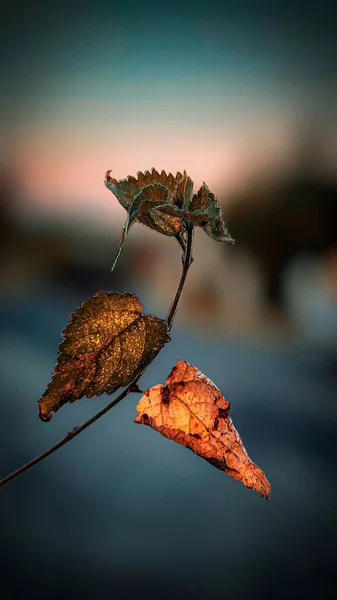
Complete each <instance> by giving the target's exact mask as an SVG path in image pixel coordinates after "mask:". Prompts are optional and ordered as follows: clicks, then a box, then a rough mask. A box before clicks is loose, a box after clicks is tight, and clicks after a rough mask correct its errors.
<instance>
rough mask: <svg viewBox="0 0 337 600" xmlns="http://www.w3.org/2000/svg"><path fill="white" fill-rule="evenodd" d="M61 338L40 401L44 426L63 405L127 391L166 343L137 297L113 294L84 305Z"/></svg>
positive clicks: (157, 321)
mask: <svg viewBox="0 0 337 600" xmlns="http://www.w3.org/2000/svg"><path fill="white" fill-rule="evenodd" d="M62 336H63V337H64V341H63V342H61V343H60V345H59V354H58V357H57V365H56V367H55V368H54V375H53V376H52V379H51V381H50V383H49V384H48V387H47V389H46V391H45V392H44V394H43V395H42V396H41V398H40V400H39V416H40V418H41V419H42V420H43V421H49V420H50V419H51V413H52V412H56V411H57V410H58V409H59V408H60V407H61V406H62V405H63V404H65V403H67V402H74V401H75V400H78V399H79V398H82V397H83V396H87V398H91V397H92V396H99V395H101V394H103V393H106V394H112V393H113V392H115V391H116V390H117V389H118V388H119V387H121V386H126V385H128V384H129V383H130V382H131V381H132V380H133V379H134V378H135V377H136V375H137V373H139V372H140V371H142V370H143V369H144V367H146V366H147V365H149V364H150V363H151V362H152V360H153V359H154V358H155V356H156V355H157V354H158V352H159V351H160V350H161V348H162V347H163V345H164V344H165V343H166V342H168V341H170V337H169V335H168V332H167V327H166V325H165V323H164V322H163V321H161V320H160V319H158V318H157V317H154V316H152V315H144V314H143V312H142V306H141V304H140V302H139V299H138V298H137V296H135V295H134V294H130V293H124V294H119V293H117V292H98V293H97V294H96V295H95V296H93V297H92V298H89V299H88V300H86V301H85V302H83V304H82V305H81V306H80V307H79V308H77V309H76V310H75V311H74V312H73V313H72V315H71V316H70V319H69V323H68V325H67V326H66V328H65V329H64V331H63V332H62Z"/></svg>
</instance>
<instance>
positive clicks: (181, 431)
mask: <svg viewBox="0 0 337 600" xmlns="http://www.w3.org/2000/svg"><path fill="white" fill-rule="evenodd" d="M229 410H230V403H229V402H228V400H226V399H225V398H224V396H223V395H222V394H221V392H220V391H219V389H218V388H217V387H216V386H215V385H214V383H213V382H212V381H210V380H209V379H208V378H207V377H206V376H205V375H203V374H202V373H201V372H200V371H198V370H197V369H196V368H195V367H193V366H192V365H190V364H189V363H187V362H184V361H182V360H178V362H177V364H176V366H175V367H174V368H173V369H172V371H171V373H170V374H169V376H168V378H167V379H166V384H165V385H161V384H159V385H155V386H153V387H152V388H150V389H149V390H147V391H146V392H145V393H144V395H143V397H142V398H141V399H140V401H139V403H138V405H137V412H138V414H137V416H136V418H135V422H136V423H144V424H145V425H149V426H150V427H153V429H156V430H157V431H159V433H161V434H162V435H164V436H165V437H167V438H169V439H172V440H174V441H175V442H178V444H182V445H183V446H186V447H187V448H190V449H191V450H193V452H195V453H196V454H198V455H199V456H201V457H202V458H204V459H205V460H207V461H208V462H209V463H211V464H212V465H213V466H215V467H217V468H218V469H220V470H221V471H225V473H227V474H228V475H229V476H230V477H233V478H234V479H236V480H238V481H241V482H242V483H244V485H245V486H247V487H248V488H253V489H255V490H256V491H257V492H258V493H259V494H260V495H261V496H262V497H264V498H266V499H268V498H269V496H270V484H269V482H268V481H267V479H266V477H265V474H264V473H263V471H261V469H259V467H258V466H257V465H255V464H254V463H253V462H252V461H251V460H250V458H249V456H248V455H247V452H246V450H245V448H244V446H243V444H242V441H241V439H240V436H239V434H238V432H237V431H236V429H235V427H234V425H233V422H232V420H231V418H230V416H229Z"/></svg>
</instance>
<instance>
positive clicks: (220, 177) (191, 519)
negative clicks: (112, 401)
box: [0, 0, 337, 600]
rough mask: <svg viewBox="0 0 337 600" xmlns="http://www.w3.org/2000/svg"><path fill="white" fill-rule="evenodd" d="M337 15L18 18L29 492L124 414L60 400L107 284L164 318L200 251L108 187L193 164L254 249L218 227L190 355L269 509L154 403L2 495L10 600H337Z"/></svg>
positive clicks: (18, 391)
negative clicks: (137, 219)
mask: <svg viewBox="0 0 337 600" xmlns="http://www.w3.org/2000/svg"><path fill="white" fill-rule="evenodd" d="M336 18H337V14H336V9H334V8H332V6H331V7H329V6H328V4H327V3H326V4H325V6H323V5H322V4H319V3H316V2H307V3H306V4H305V6H303V5H302V3H293V2H290V1H288V0H285V1H284V2H283V3H270V2H268V3H267V2H255V3H248V2H246V3H241V4H240V3H237V2H236V3H234V2H217V1H214V0H211V2H208V3H202V4H201V3H198V2H193V3H192V2H185V3H176V2H175V1H171V2H170V3H167V4H165V5H163V4H161V3H153V2H146V1H144V2H142V3H139V4H138V3H136V2H128V1H124V2H123V3H115V2H113V0H111V1H110V2H106V3H102V2H100V1H99V0H97V1H96V2H90V3H87V2H81V3H77V2H71V3H63V2H62V1H61V2H58V3H57V4H55V5H49V4H47V3H37V2H32V3H29V4H26V5H24V6H22V7H19V6H17V5H14V4H12V5H6V6H5V8H4V10H3V11H2V35H1V44H2V46H3V47H2V52H1V54H0V60H1V80H2V94H1V111H0V123H1V142H2V143H1V166H0V245H1V257H0V270H1V297H0V306H1V310H0V321H1V332H0V348H1V361H0V378H1V381H0V389H1V393H0V397H1V400H0V414H1V417H0V428H1V437H0V444H1V452H0V462H1V472H2V476H5V475H6V474H7V473H8V472H10V471H11V470H14V469H15V468H17V467H18V466H20V465H21V464H22V463H24V462H26V461H27V460H29V459H31V458H32V457H33V456H35V455H36V454H38V453H40V452H41V451H43V450H44V449H45V448H47V447H48V446H50V445H52V444H53V443H54V442H56V441H57V440H58V439H59V438H60V437H63V435H64V434H65V433H66V432H67V431H68V430H70V429H72V428H73V427H74V426H76V425H78V424H80V423H81V422H82V421H84V420H85V419H87V418H89V416H90V415H92V414H94V413H95V412H96V411H97V410H99V409H100V408H102V407H103V406H104V405H105V404H106V403H107V402H108V400H109V399H108V397H107V396H102V397H100V398H94V399H91V400H90V401H89V400H87V399H83V400H81V401H80V402H78V403H75V404H74V405H67V406H65V407H63V408H62V410H61V411H60V412H59V413H57V415H55V416H54V418H53V420H52V422H51V423H50V424H45V423H42V422H40V421H39V420H38V417H37V404H36V403H37V400H38V398H39V397H40V395H41V394H42V392H43V391H44V389H45V386H46V384H47V383H48V381H49V379H50V376H51V373H52V368H53V366H54V364H55V358H56V353H57V345H58V343H59V342H60V332H61V331H62V329H63V327H64V325H65V324H66V322H67V321H68V318H69V315H70V313H71V312H72V311H73V310H74V309H75V308H76V307H77V306H78V305H79V304H80V303H81V302H82V301H83V300H84V299H86V298H88V297H89V296H91V295H93V294H95V293H96V292H97V291H98V290H100V289H107V290H115V291H132V292H134V293H137V294H138V295H139V297H140V299H141V301H142V304H143V307H144V309H145V310H146V311H149V312H153V313H155V314H156V315H157V316H160V317H164V316H165V314H166V313H167V310H168V308H169V305H170V301H171V299H172V297H173V294H174V291H175V286H176V285H177V282H178V279H179V274H180V268H181V259H180V250H179V247H178V244H177V243H176V242H175V241H174V240H172V239H169V238H165V237H164V236H161V237H159V235H158V234H156V233H155V232H153V231H151V230H149V229H147V228H145V227H142V226H141V225H135V226H134V228H133V229H132V232H131V234H130V236H129V239H128V242H127V245H126V246H125V249H124V251H123V254H122V256H121V258H120V261H119V262H118V265H117V267H116V269H115V271H114V273H113V274H111V273H110V268H111V265H112V263H113V260H114V257H115V254H116V252H117V247H118V242H119V236H120V229H121V226H122V225H123V223H124V220H125V214H126V213H125V211H124V209H123V208H122V207H121V206H120V205H119V204H118V202H117V200H116V198H115V197H114V196H113V195H112V194H111V192H109V191H108V190H107V189H106V188H105V187H104V185H103V178H104V173H105V171H106V170H107V169H112V175H113V176H114V177H116V178H117V179H121V178H124V177H126V176H127V175H128V174H130V175H135V174H136V173H137V171H139V170H142V171H143V170H145V169H151V167H155V168H156V169H157V170H161V169H165V170H166V171H172V172H173V173H174V174H175V172H176V171H177V170H180V171H182V170H183V169H186V171H187V173H188V174H189V175H190V176H191V177H192V179H193V181H194V182H195V187H196V188H199V186H200V185H201V184H202V182H203V181H205V182H206V183H207V185H208V186H209V187H210V189H211V190H212V192H213V193H215V194H216V195H217V196H218V198H219V202H220V204H221V206H222V207H223V209H224V216H225V220H226V223H227V225H228V228H229V231H230V233H231V235H232V236H233V237H234V238H235V239H236V246H235V247H229V246H225V245H222V244H218V243H216V242H214V241H213V240H211V239H210V238H208V237H207V236H206V235H205V234H204V232H203V231H201V230H198V231H197V232H196V236H195V249H194V258H195V261H194V263H193V265H192V267H191V270H190V273H189V277H188V282H187V285H186V289H185V292H184V295H183V299H182V302H181V306H180V309H179V312H178V315H177V319H176V321H175V324H174V326H173V330H172V342H171V343H170V344H169V345H167V347H165V348H164V349H163V350H162V352H161V353H160V355H159V356H158V357H157V359H156V360H155V362H154V363H153V364H152V365H151V366H150V368H149V369H148V371H147V372H146V374H145V375H144V377H143V378H142V380H141V387H142V389H146V388H147V387H149V386H151V385H153V384H156V383H161V382H163V381H164V380H165V378H166V376H167V375H168V373H169V372H170V370H171V368H172V366H173V365H174V363H175V362H176V360H177V359H178V358H181V359H184V360H186V361H189V362H191V363H192V364H194V365H195V366H196V367H197V368H199V369H200V370H201V371H203V372H204V373H205V374H206V375H207V376H208V377H209V378H211V379H213V381H214V382H215V384H216V385H218V386H219V387H220V389H221V390H222V392H223V393H224V395H225V396H226V397H227V399H228V400H230V402H231V404H232V418H233V421H234V424H235V425H236V427H237V429H238V431H239V432H240V434H241V436H242V438H243V441H244V443H245V445H246V448H247V451H248V453H249V454H250V456H251V457H252V459H253V460H254V461H255V462H256V463H257V464H258V465H259V466H260V467H261V468H262V469H263V470H264V471H265V472H266V474H267V477H268V478H269V480H270V482H271V486H272V496H271V500H270V502H269V503H266V502H264V501H263V500H261V498H259V496H258V495H257V494H256V493H254V492H252V491H249V490H247V489H245V488H244V486H242V485H241V484H239V483H237V482H235V481H234V480H231V479H229V478H228V477H226V476H225V475H224V474H223V473H221V472H219V471H217V470H216V469H213V468H212V467H211V466H210V465H209V464H208V463H206V462H204V461H202V460H201V459H200V458H198V457H196V456H194V455H193V454H192V453H191V452H188V451H187V450H186V449H184V448H182V447H180V446H178V445H175V444H173V443H172V442H170V441H169V440H166V439H165V438H163V437H161V436H159V435H158V434H157V433H156V432H154V431H152V430H150V429H149V428H146V427H139V426H137V425H135V424H134V423H133V419H134V416H135V414H136V411H135V406H136V403H137V401H138V399H139V396H138V395H130V396H128V398H127V399H125V400H124V401H123V402H122V403H121V404H120V405H118V406H117V407H116V408H114V410H113V412H111V413H109V414H108V415H107V416H106V417H104V419H102V420H101V421H99V422H97V423H96V424H95V425H94V426H92V427H91V428H90V429H89V430H88V431H86V432H84V433H83V434H81V435H80V436H79V437H78V438H77V439H76V440H74V441H73V442H72V443H71V444H69V445H67V446H65V447H64V448H62V449H61V450H60V451H58V452H57V453H56V454H55V455H53V456H52V457H50V458H48V459H47V460H46V461H45V462H43V463H42V464H40V465H39V466H37V467H35V468H34V469H33V470H32V471H29V472H28V473H26V474H24V475H22V476H21V477H20V478H19V479H17V480H15V481H13V482H11V483H10V484H8V487H7V486H6V487H5V488H3V490H2V492H1V502H2V515H3V518H2V519H1V529H2V531H1V554H2V558H1V561H0V568H1V570H2V574H1V582H2V589H3V590H4V594H5V595H4V596H3V597H4V598H5V599H6V600H7V599H9V598H23V597H26V596H30V594H32V595H33V594H34V596H35V597H36V598H40V597H41V598H42V597H43V598H44V597H45V596H46V595H47V596H48V597H50V598H54V597H59V595H60V594H63V596H64V597H65V598H67V597H68V596H69V597H70V596H71V597H73V598H104V599H105V598H111V597H113V598H137V599H139V598H145V599H152V598H156V599H161V598H163V599H165V600H166V599H171V598H188V599H200V600H201V599H205V600H206V599H209V598H212V597H214V596H217V597H226V598H228V599H247V600H250V599H254V598H260V599H261V598H273V599H281V598H282V599H283V598H284V597H285V596H286V597H287V598H289V599H292V598H298V597H305V598H307V599H311V598H315V599H317V598H319V599H325V598H332V597H334V596H333V589H334V585H335V584H336V583H337V582H336V576H335V557H336V553H337V548H336V534H337V523H336V514H337V513H336V509H337V496H336V476H335V464H336V444H335V432H336V421H337V411H336V398H337V394H336V385H337V342H336V339H337V214H336V213H337V171H336V159H337V142H336V140H337V136H336V125H337V114H336V106H337V82H336V62H337V60H336V59H337V44H336V35H335V27H336Z"/></svg>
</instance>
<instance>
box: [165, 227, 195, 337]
mask: <svg viewBox="0 0 337 600" xmlns="http://www.w3.org/2000/svg"><path fill="white" fill-rule="evenodd" d="M186 230H187V242H186V249H185V252H184V256H183V269H182V272H181V276H180V281H179V284H178V287H177V291H176V293H175V296H174V298H173V301H172V304H171V306H170V310H169V311H168V314H167V317H166V320H165V323H166V325H167V329H168V331H170V329H171V327H172V324H173V320H174V317H175V314H176V312H177V308H178V304H179V302H180V298H181V295H182V293H183V289H184V285H185V282H186V277H187V273H188V270H189V268H190V266H191V264H192V260H193V259H192V247H193V234H194V227H193V225H190V224H189V223H187V224H186Z"/></svg>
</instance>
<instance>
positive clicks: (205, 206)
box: [189, 183, 235, 244]
mask: <svg viewBox="0 0 337 600" xmlns="http://www.w3.org/2000/svg"><path fill="white" fill-rule="evenodd" d="M189 210H190V212H191V215H194V218H195V219H196V218H200V216H202V217H203V218H204V220H203V222H201V223H197V222H196V225H200V227H202V228H203V230H204V231H205V232H206V233H207V235H208V236H209V237H211V238H213V240H216V241H217V242H226V243H227V244H234V243H235V242H234V240H233V238H232V237H231V236H230V235H229V232H228V229H227V227H226V225H225V222H224V220H223V216H222V211H221V208H220V206H219V204H218V200H217V198H216V197H215V196H214V194H212V192H211V191H210V190H209V188H208V187H207V185H206V183H203V185H202V186H201V188H200V190H199V191H198V193H197V194H194V196H193V198H192V200H191V203H190V206H189ZM191 220H192V222H193V216H192V217H191Z"/></svg>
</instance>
